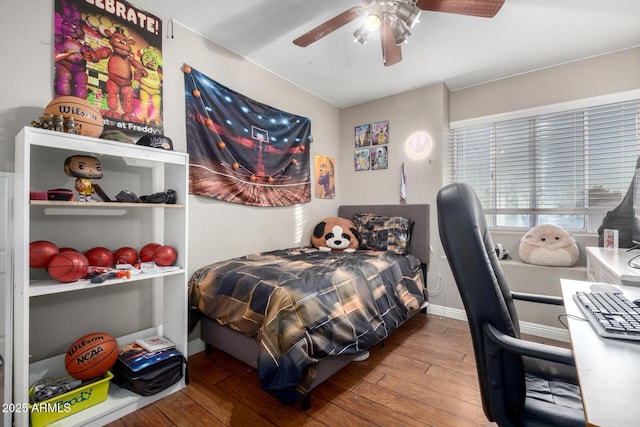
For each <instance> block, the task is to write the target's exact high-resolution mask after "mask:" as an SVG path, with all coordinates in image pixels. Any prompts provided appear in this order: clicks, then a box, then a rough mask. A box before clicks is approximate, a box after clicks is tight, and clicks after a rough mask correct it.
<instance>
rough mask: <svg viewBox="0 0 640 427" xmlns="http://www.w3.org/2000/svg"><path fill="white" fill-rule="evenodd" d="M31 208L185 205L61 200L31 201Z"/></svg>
mask: <svg viewBox="0 0 640 427" xmlns="http://www.w3.org/2000/svg"><path fill="white" fill-rule="evenodd" d="M31 206H64V207H74V208H76V207H77V208H80V209H91V208H98V207H99V208H181V209H184V207H185V205H184V204H182V203H176V204H166V203H124V202H65V201H61V200H31Z"/></svg>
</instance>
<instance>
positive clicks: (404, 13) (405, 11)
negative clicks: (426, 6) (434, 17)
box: [396, 2, 422, 28]
mask: <svg viewBox="0 0 640 427" xmlns="http://www.w3.org/2000/svg"><path fill="white" fill-rule="evenodd" d="M421 13H422V9H420V8H419V7H418V6H416V5H415V4H413V3H409V2H401V3H399V4H398V7H397V9H396V16H397V17H398V18H399V19H400V20H402V22H404V23H405V24H407V26H408V27H409V28H413V26H414V25H415V24H416V23H417V22H418V19H419V18H420V14H421Z"/></svg>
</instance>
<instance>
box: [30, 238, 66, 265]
mask: <svg viewBox="0 0 640 427" xmlns="http://www.w3.org/2000/svg"><path fill="white" fill-rule="evenodd" d="M58 252H60V250H59V249H58V247H57V246H56V245H55V244H54V243H51V242H50V241H48V240H36V241H34V242H31V243H29V267H31V268H44V267H46V266H47V265H49V262H50V261H51V259H52V258H53V257H54V256H56V255H58Z"/></svg>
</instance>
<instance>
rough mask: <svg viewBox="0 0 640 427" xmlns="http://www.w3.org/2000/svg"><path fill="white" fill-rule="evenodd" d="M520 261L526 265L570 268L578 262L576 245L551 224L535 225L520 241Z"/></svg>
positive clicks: (571, 238)
mask: <svg viewBox="0 0 640 427" xmlns="http://www.w3.org/2000/svg"><path fill="white" fill-rule="evenodd" d="M518 249H519V250H518V252H519V255H520V259H522V261H524V262H526V263H528V264H536V265H547V266H551V267H558V266H567V267H569V266H572V265H574V264H575V263H576V261H577V260H578V254H579V253H578V245H576V241H575V240H574V239H573V236H572V235H571V234H570V233H569V232H568V231H566V230H564V229H563V228H561V227H558V226H557V225H553V224H541V225H536V226H535V227H533V228H532V229H531V230H529V231H528V232H527V234H525V235H524V236H523V237H522V239H520V247H519V248H518Z"/></svg>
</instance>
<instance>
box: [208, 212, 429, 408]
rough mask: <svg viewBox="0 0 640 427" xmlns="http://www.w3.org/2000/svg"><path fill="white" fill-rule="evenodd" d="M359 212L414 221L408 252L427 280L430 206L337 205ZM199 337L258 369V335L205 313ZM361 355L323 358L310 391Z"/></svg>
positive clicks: (349, 215)
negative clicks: (226, 323) (226, 324)
mask: <svg viewBox="0 0 640 427" xmlns="http://www.w3.org/2000/svg"><path fill="white" fill-rule="evenodd" d="M358 212H365V213H374V214H380V215H389V216H402V217H404V218H409V219H412V220H413V221H414V223H415V224H414V227H413V232H412V234H411V241H410V242H409V250H408V252H409V253H411V254H413V255H415V256H416V257H418V259H420V263H421V264H422V271H423V278H424V279H425V283H426V271H427V265H428V264H429V253H430V247H429V205H427V204H415V205H414V204H412V205H408V204H400V205H350V206H340V207H339V208H338V216H341V217H344V218H352V217H353V215H354V214H356V213H358ZM425 307H426V305H425ZM425 307H423V309H424V308H425ZM200 338H201V339H202V340H203V341H204V342H205V353H206V354H211V353H212V352H213V349H214V348H216V349H218V350H221V351H223V352H225V353H227V354H229V355H231V356H233V357H234V358H235V359H238V360H240V361H242V362H244V363H246V364H247V365H249V366H251V367H253V368H256V369H257V362H258V342H257V341H256V339H255V337H249V336H246V335H244V334H242V333H240V332H236V331H234V330H233V329H231V328H228V327H226V326H221V325H219V324H218V323H217V322H216V321H215V320H211V319H209V318H206V317H204V316H203V317H202V318H201V320H200ZM359 356H360V355H353V354H350V355H340V356H331V357H327V358H324V359H321V360H320V361H319V362H318V365H317V367H316V375H315V378H314V381H313V383H312V384H311V386H310V390H313V389H314V388H315V387H316V386H318V385H319V384H320V383H322V382H323V381H325V380H326V379H328V378H329V377H331V376H332V375H333V374H335V373H336V372H338V371H339V370H340V369H342V368H344V367H345V366H346V365H347V364H349V362H351V361H353V360H354V359H356V358H358V357H359ZM310 396H311V395H310V393H309V394H307V395H306V396H305V397H304V398H303V399H302V401H301V406H302V408H303V409H305V410H306V409H308V408H309V407H310V406H311V397H310Z"/></svg>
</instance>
